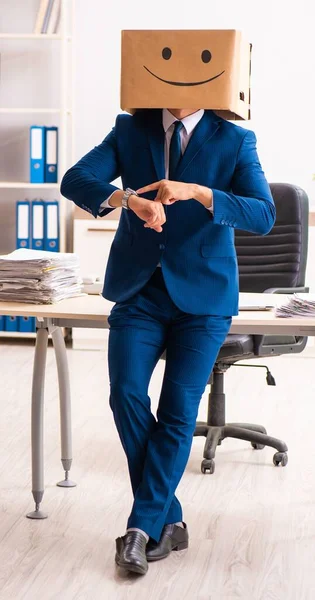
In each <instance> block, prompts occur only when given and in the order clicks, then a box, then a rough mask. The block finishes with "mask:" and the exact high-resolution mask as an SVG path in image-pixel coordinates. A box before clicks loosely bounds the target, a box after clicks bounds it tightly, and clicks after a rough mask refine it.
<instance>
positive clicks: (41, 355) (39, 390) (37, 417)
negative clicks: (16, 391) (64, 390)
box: [26, 328, 48, 519]
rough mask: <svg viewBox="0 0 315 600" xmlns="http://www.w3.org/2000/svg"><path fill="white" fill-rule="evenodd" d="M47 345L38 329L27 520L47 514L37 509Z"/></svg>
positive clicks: (43, 332) (40, 493)
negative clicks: (30, 507)
mask: <svg viewBox="0 0 315 600" xmlns="http://www.w3.org/2000/svg"><path fill="white" fill-rule="evenodd" d="M47 344H48V330H47V329H46V328H43V329H38V330H37V336H36V346H35V355H34V366H33V384H32V494H33V498H34V500H35V511H33V512H30V513H28V514H27V515H26V516H27V517H28V518H29V519H46V518H47V514H46V513H44V512H42V511H41V510H40V509H39V506H40V503H41V501H42V499H43V495H44V432H43V428H44V384H45V367H46V355H47Z"/></svg>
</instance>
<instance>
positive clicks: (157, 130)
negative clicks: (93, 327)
mask: <svg viewBox="0 0 315 600" xmlns="http://www.w3.org/2000/svg"><path fill="white" fill-rule="evenodd" d="M119 176H121V178H122V183H123V187H124V188H126V187H131V188H133V189H135V190H136V189H138V188H140V187H142V186H145V185H148V184H150V183H153V182H154V181H158V180H160V179H163V178H164V177H165V172H164V130H163V126H162V113H161V111H160V110H145V111H140V112H136V113H135V115H134V116H130V115H127V114H121V115H119V116H118V117H117V119H116V124H115V127H114V128H113V130H112V131H111V133H110V134H109V135H108V136H107V137H106V138H105V139H104V140H103V142H102V143H101V144H100V145H98V146H96V147H95V148H94V149H93V150H91V151H90V152H89V153H88V154H86V155H85V156H84V157H83V158H82V159H81V160H79V162H78V163H77V164H75V165H74V166H73V167H72V168H71V169H69V170H68V171H67V173H66V174H65V175H64V177H63V180H62V183H61V193H62V195H63V196H65V197H66V198H69V199H70V200H73V202H75V203H76V204H77V205H78V206H80V207H81V208H83V209H85V210H87V211H88V212H90V213H92V214H93V215H94V216H95V217H97V216H98V214H99V207H100V205H101V203H102V202H103V201H104V200H105V199H106V198H107V197H108V196H109V195H110V194H111V193H112V192H113V191H115V190H116V189H118V188H116V187H115V186H113V185H111V183H110V182H111V181H113V180H114V179H116V178H117V177H119ZM176 179H177V180H178V181H183V182H187V183H198V184H201V185H204V186H208V187H209V188H211V189H212V190H213V202H214V212H213V215H212V213H211V212H210V211H208V210H207V209H206V208H205V207H204V206H203V205H202V204H200V203H199V202H197V201H196V200H193V199H191V200H187V201H179V202H176V203H175V204H173V205H171V206H165V207H164V208H165V212H166V223H165V225H164V226H163V232H162V233H157V232H156V231H154V230H152V229H146V228H144V222H143V221H142V220H140V219H139V218H138V217H137V216H136V214H135V213H134V212H132V211H131V210H130V211H126V210H122V213H121V218H120V221H119V226H118V229H117V232H116V235H115V238H114V241H113V243H112V247H111V251H110V256H109V260H108V264H107V269H106V275H105V283H104V289H103V296H104V297H105V298H107V299H108V300H112V301H114V302H119V301H123V300H126V299H128V298H130V297H131V296H133V295H134V294H135V293H136V292H138V291H139V290H140V289H141V288H142V286H144V285H145V283H146V282H147V281H148V279H149V278H150V276H151V274H152V273H153V271H154V270H155V268H156V265H157V264H158V262H159V261H160V262H161V265H162V269H163V274H164V278H165V283H166V286H167V289H168V292H169V294H170V296H171V298H172V300H173V301H174V303H175V304H176V305H177V306H178V307H179V308H180V309H181V310H183V311H185V312H188V313H192V314H212V315H227V316H230V315H234V314H237V312H238V292H239V290H238V266H237V258H236V252H235V247H234V228H235V227H236V228H238V229H243V230H246V231H251V232H254V233H258V234H266V233H268V232H269V231H270V229H271V228H272V226H273V224H274V220H275V207H274V203H273V200H272V196H271V193H270V188H269V185H268V183H267V181H266V179H265V176H264V173H263V171H262V168H261V166H260V163H259V159H258V156H257V152H256V137H255V134H254V133H253V132H252V131H249V130H246V129H243V128H241V127H239V126H237V125H234V124H232V123H229V122H227V121H225V120H223V119H221V118H220V117H217V116H216V115H215V113H214V112H213V111H210V110H207V111H205V113H204V116H203V117H202V119H201V120H200V121H199V123H198V124H197V126H196V128H195V130H194V132H193V134H192V137H191V139H190V141H189V144H188V146H187V148H186V151H185V153H184V155H183V157H182V159H181V161H180V164H179V166H178V170H177V174H176ZM155 195H156V192H152V193H151V194H146V195H145V197H146V198H149V199H150V200H153V199H154V197H155ZM110 210H114V209H108V210H106V211H105V212H104V214H106V213H107V212H109V211H110Z"/></svg>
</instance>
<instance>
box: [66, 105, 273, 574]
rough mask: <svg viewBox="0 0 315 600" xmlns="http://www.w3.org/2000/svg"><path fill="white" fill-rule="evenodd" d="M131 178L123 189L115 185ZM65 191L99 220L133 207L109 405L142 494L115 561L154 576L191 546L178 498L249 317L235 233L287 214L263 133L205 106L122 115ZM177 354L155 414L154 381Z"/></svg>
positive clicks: (114, 318) (114, 259)
mask: <svg viewBox="0 0 315 600" xmlns="http://www.w3.org/2000/svg"><path fill="white" fill-rule="evenodd" d="M118 176H121V178H122V183H123V190H120V189H118V188H117V187H115V186H113V185H112V184H111V183H110V182H111V181H113V180H114V179H116V178H117V177H118ZM126 190H127V191H126ZM61 193H62V194H63V195H64V196H65V197H67V198H69V199H70V200H73V201H74V202H75V203H76V204H77V205H78V206H80V207H81V208H84V209H85V210H87V211H88V212H90V213H92V214H93V215H94V216H95V217H97V216H99V215H101V216H103V215H106V214H107V213H109V212H110V211H111V210H114V208H115V207H118V206H121V205H122V203H123V205H124V209H123V210H122V214H121V218H120V222H119V226H118V229H117V233H116V235H115V239H114V241H113V244H112V247H111V252H110V256H109V260H108V265H107V270H106V276H105V284H104V291H103V295H104V297H105V298H107V299H109V300H112V301H114V302H115V303H116V304H115V305H114V307H113V309H112V311H111V314H110V316H109V319H108V320H109V324H110V335H109V356H108V360H109V374H110V405H111V408H112V410H113V414H114V418H115V423H116V426H117V429H118V433H119V436H120V439H121V443H122V445H123V448H124V451H125V453H126V456H127V461H128V468H129V473H130V479H131V485H132V490H133V494H134V502H133V507H132V510H131V514H130V516H129V519H128V523H127V532H126V535H124V536H122V537H120V538H117V540H116V562H117V564H119V565H120V566H122V567H124V568H126V569H128V570H131V571H136V572H138V573H145V572H146V571H147V568H148V564H147V561H148V560H158V559H160V558H164V557H165V556H167V555H168V554H169V553H170V552H171V551H172V550H180V549H184V548H187V546H188V530H187V525H186V524H185V523H183V518H182V508H181V505H180V502H179V500H178V499H177V497H176V495H175V490H176V488H177V486H178V484H179V481H180V479H181V477H182V475H183V472H184V469H185V466H186V463H187V460H188V457H189V453H190V448H191V443H192V439H193V433H194V428H195V423H196V419H197V413H198V406H199V402H200V399H201V396H202V394H203V392H204V389H205V386H206V384H207V382H208V379H209V376H210V373H211V370H212V368H213V364H214V362H215V359H216V357H217V354H218V352H219V350H220V347H221V345H222V343H223V342H224V339H225V337H226V335H227V333H228V331H229V328H230V324H231V316H232V315H235V314H237V311H238V269H237V259H236V254H235V247H234V241H233V240H234V228H238V229H243V230H245V231H251V232H254V233H258V234H266V233H268V232H269V231H270V229H271V228H272V226H273V224H274V220H275V207H274V203H273V200H272V196H271V194H270V189H269V186H268V183H267V181H266V179H265V177H264V173H263V171H262V169H261V166H260V163H259V159H258V156H257V152H256V139H255V135H254V133H253V132H252V131H250V130H246V129H243V128H241V127H238V126H236V125H234V124H232V123H229V122H227V121H225V120H223V119H221V118H220V117H218V116H217V115H216V114H215V113H214V112H212V111H211V110H202V109H200V110H197V111H195V110H189V109H187V110H184V109H183V110H181V109H174V110H172V109H169V110H166V109H164V110H144V111H138V112H136V113H135V114H134V116H131V115H126V114H121V115H119V116H118V117H117V120H116V125H115V127H114V128H113V130H112V131H111V133H109V135H108V136H107V137H106V138H105V139H104V141H103V142H102V143H101V144H100V145H99V146H96V147H95V148H94V149H93V150H91V151H90V152H89V153H88V154H86V155H85V156H84V157H83V158H82V159H81V160H79V162H78V163H77V164H76V165H74V166H73V167H72V168H71V169H70V170H69V171H68V172H67V173H66V174H65V176H64V178H63V180H62V184H61ZM142 196H143V197H142ZM164 351H166V366H165V374H164V379H163V383H162V389H161V395H160V399H159V406H158V411H157V418H155V417H154V416H153V414H152V413H151V410H150V398H149V397H148V386H149V382H150V378H151V375H152V372H153V370H154V368H155V365H156V364H157V361H158V360H159V358H160V357H161V355H162V353H163V352H164ZM148 541H149V543H148V544H147V542H148Z"/></svg>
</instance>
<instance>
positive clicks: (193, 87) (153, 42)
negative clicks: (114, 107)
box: [121, 30, 250, 119]
mask: <svg viewBox="0 0 315 600" xmlns="http://www.w3.org/2000/svg"><path fill="white" fill-rule="evenodd" d="M249 71H250V45H249V44H248V43H247V42H245V41H244V39H243V37H242V34H241V33H240V32H239V31H235V30H213V31H205V30H202V31H190V30H186V31H170V30H165V31H162V30H156V31H140V30H137V31H123V32H122V68H121V108H122V109H123V110H127V111H129V112H134V111H135V110H137V109H140V108H196V109H198V108H211V109H213V110H216V111H218V112H220V111H223V112H224V111H227V113H230V114H231V115H232V117H231V118H243V119H244V118H248V112H249Z"/></svg>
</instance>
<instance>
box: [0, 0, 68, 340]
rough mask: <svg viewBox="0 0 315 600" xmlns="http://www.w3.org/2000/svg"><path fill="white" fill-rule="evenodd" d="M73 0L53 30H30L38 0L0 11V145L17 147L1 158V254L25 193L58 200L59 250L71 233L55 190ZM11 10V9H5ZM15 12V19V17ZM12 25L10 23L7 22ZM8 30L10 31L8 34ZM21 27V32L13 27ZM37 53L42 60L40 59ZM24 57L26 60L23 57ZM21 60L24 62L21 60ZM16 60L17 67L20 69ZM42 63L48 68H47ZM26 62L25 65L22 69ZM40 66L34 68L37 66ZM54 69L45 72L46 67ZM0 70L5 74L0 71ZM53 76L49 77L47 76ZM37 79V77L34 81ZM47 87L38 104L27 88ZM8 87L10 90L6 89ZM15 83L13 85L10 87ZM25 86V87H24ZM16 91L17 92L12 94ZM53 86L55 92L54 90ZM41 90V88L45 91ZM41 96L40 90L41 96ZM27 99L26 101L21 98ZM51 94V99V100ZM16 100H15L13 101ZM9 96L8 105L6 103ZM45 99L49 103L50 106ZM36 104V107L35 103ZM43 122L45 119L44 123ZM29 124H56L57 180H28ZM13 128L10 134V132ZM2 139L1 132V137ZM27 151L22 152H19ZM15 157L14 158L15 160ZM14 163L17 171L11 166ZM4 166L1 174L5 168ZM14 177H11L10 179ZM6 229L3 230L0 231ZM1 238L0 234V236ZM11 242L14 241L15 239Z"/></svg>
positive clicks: (64, 126) (63, 154) (64, 128)
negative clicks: (33, 181) (44, 32)
mask: <svg viewBox="0 0 315 600" xmlns="http://www.w3.org/2000/svg"><path fill="white" fill-rule="evenodd" d="M74 2H75V0H61V2H60V20H59V27H58V33H50V34H38V33H36V34H35V33H32V30H33V29H34V27H35V22H36V17H37V11H38V8H39V5H40V0H37V2H36V0H31V1H30V0H25V2H24V3H23V10H20V9H21V4H20V2H19V0H12V2H11V3H10V10H9V11H8V10H7V9H5V10H3V11H2V10H1V9H0V14H1V13H3V14H2V15H1V18H2V21H1V25H2V28H3V29H5V28H6V29H7V30H8V31H6V32H0V55H1V67H2V64H4V66H6V65H8V66H7V72H6V70H5V68H4V69H3V68H1V74H0V92H1V93H0V131H2V132H5V134H6V136H7V139H6V140H5V142H4V143H3V146H4V147H5V146H7V147H8V148H9V150H11V139H13V138H14V139H15V140H17V141H16V150H15V146H14V144H13V142H12V148H13V151H12V150H11V154H12V159H11V160H10V158H11V157H10V158H9V157H8V158H7V159H6V160H7V162H6V160H4V161H3V165H4V166H3V165H2V168H1V172H0V211H1V213H0V221H2V223H3V225H4V227H5V226H6V221H7V223H8V230H9V231H10V234H8V237H7V238H6V240H5V242H3V244H5V246H3V245H2V247H1V252H0V253H1V254H2V253H6V252H11V251H12V250H13V249H14V247H12V244H13V230H14V229H15V225H14V223H13V218H14V217H13V208H12V204H14V214H15V203H16V201H17V200H21V199H24V198H26V197H28V198H30V199H31V198H33V197H39V196H40V197H41V198H44V199H47V200H52V199H58V200H59V211H60V251H61V252H65V251H71V250H72V247H71V243H70V240H71V233H72V213H73V209H72V206H71V203H70V202H69V201H68V200H66V199H65V198H63V197H62V196H61V194H60V182H61V179H62V177H63V174H64V173H65V171H66V170H67V169H68V168H69V167H70V166H71V165H72V164H73V162H74V160H73V156H74V151H73V150H74V139H73V133H74V128H73V73H74V69H73V64H74V60H73V56H74V39H73V29H74V27H73V24H74ZM10 11H11V12H10ZM16 15H18V20H16ZM12 25H14V27H13V26H12ZM10 29H13V32H12V33H11V32H10ZM16 29H21V31H14V30H16ZM41 55H42V59H41V58H40V57H41ZM27 56H29V57H30V58H29V62H32V61H33V63H34V68H33V65H32V64H31V65H30V64H29V63H27V60H26V58H25V57H27ZM23 59H24V63H23ZM19 60H20V61H21V62H20V64H21V67H20V71H19ZM11 64H12V65H13V66H14V69H15V72H14V74H13V75H12V77H11V76H10V69H9V67H10V66H11ZM46 64H47V68H46ZM25 65H26V66H27V67H28V68H29V69H28V70H27V69H25ZM37 65H38V69H39V70H40V69H41V72H40V75H39V71H38V73H37V72H36V66H37ZM51 65H52V66H53V67H54V69H52V71H50V66H51ZM23 69H24V71H25V70H27V74H28V75H30V78H29V79H28V80H27V86H26V76H25V73H24V72H23ZM3 71H4V73H3ZM53 71H54V74H52V75H51V77H52V78H53V80H52V79H51V80H49V75H50V73H52V72H53ZM36 78H37V81H36ZM19 79H20V80H21V81H22V82H23V85H25V95H24V92H23V89H22V84H21V85H20V86H18V88H16V86H15V84H16V80H19ZM39 79H40V84H42V85H43V86H44V85H46V86H47V89H50V90H51V92H52V93H51V94H49V93H46V96H47V99H48V102H40V101H39V96H40V94H39V95H38V98H37V97H36V93H35V92H34V89H31V88H32V83H33V82H34V83H33V85H34V88H35V89H36V86H37V88H38V86H39ZM10 85H12V92H11V93H10ZM14 86H15V87H14ZM26 87H27V89H26ZM16 89H18V91H19V93H17V92H16ZM57 89H58V92H57ZM44 92H45V90H44ZM43 95H45V94H43ZM24 98H28V100H29V101H28V102H26V101H25V102H23V100H24ZM51 98H52V99H51ZM19 99H20V100H21V101H18V100H19ZM11 100H12V105H10V104H11ZM49 101H51V102H52V106H49V103H50V102H49ZM37 103H38V104H39V106H36V104H37ZM45 120H47V122H46V121H45ZM31 124H38V125H46V124H47V125H56V126H57V127H58V183H39V184H35V183H30V182H29V181H28V180H27V178H28V175H29V168H27V167H28V164H29V127H30V125H31ZM10 128H11V129H10ZM11 132H12V134H11ZM2 137H3V139H5V136H2ZM22 153H24V154H25V155H26V154H27V160H26V156H22V157H21V154H22ZM15 159H16V160H15ZM14 163H16V169H15V164H14ZM6 166H7V167H9V168H8V169H7V171H9V172H6V168H5V167H6ZM15 175H16V181H15V180H14V179H15ZM2 232H3V230H2V231H1V232H0V235H1V233H2ZM5 233H6V232H5ZM4 237H5V236H3V235H2V239H4ZM14 243H15V239H14ZM0 337H14V338H19V337H20V338H25V337H29V338H32V337H34V334H32V333H22V332H21V333H20V332H5V331H3V332H2V331H0Z"/></svg>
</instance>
